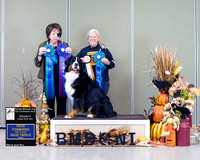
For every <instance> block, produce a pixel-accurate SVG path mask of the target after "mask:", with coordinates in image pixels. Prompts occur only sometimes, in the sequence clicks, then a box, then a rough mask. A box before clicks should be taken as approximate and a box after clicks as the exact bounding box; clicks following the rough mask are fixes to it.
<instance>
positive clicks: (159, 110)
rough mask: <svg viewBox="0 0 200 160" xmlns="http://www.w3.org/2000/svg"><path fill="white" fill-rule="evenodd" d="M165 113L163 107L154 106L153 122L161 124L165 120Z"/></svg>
mask: <svg viewBox="0 0 200 160" xmlns="http://www.w3.org/2000/svg"><path fill="white" fill-rule="evenodd" d="M163 112H164V107H163V106H158V105H156V106H154V109H153V121H154V122H161V121H162V119H163Z"/></svg>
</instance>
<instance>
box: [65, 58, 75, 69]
mask: <svg viewBox="0 0 200 160" xmlns="http://www.w3.org/2000/svg"><path fill="white" fill-rule="evenodd" d="M73 58H74V57H73V56H71V57H69V58H68V59H67V60H66V61H65V72H67V71H68V67H69V66H70V61H71V59H73Z"/></svg>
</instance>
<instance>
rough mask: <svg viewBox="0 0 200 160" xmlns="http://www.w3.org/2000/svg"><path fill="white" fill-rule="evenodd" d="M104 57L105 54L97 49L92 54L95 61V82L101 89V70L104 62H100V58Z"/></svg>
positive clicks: (103, 68) (102, 70) (103, 67)
mask: <svg viewBox="0 0 200 160" xmlns="http://www.w3.org/2000/svg"><path fill="white" fill-rule="evenodd" d="M102 58H105V54H104V53H103V52H101V51H98V52H96V53H95V55H94V61H95V63H96V82H97V84H98V85H99V86H100V88H101V89H103V72H104V70H105V69H106V66H105V64H104V63H102V62H101V59H102Z"/></svg>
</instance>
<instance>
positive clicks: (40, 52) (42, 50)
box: [38, 47, 47, 56]
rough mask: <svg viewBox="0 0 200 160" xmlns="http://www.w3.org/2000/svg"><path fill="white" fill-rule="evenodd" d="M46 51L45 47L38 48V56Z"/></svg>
mask: <svg viewBox="0 0 200 160" xmlns="http://www.w3.org/2000/svg"><path fill="white" fill-rule="evenodd" d="M46 51H47V49H46V48H45V47H41V48H40V49H39V53H38V54H39V55H40V56H42V55H43V54H45V53H46Z"/></svg>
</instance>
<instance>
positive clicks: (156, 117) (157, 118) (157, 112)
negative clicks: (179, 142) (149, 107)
mask: <svg viewBox="0 0 200 160" xmlns="http://www.w3.org/2000/svg"><path fill="white" fill-rule="evenodd" d="M168 102H169V96H168V95H167V94H166V93H164V91H163V92H162V93H159V94H158V96H157V99H156V104H157V105H155V106H154V109H153V121H154V122H161V121H162V118H163V112H164V108H163V107H164V105H165V104H167V103H168Z"/></svg>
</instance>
